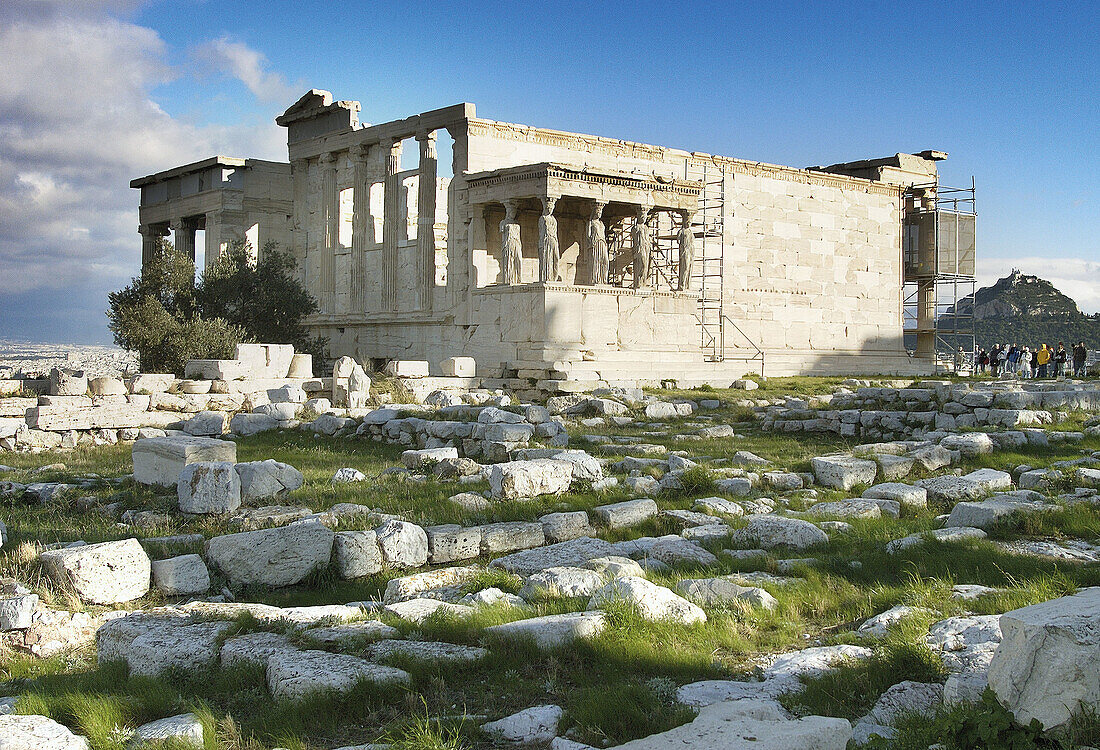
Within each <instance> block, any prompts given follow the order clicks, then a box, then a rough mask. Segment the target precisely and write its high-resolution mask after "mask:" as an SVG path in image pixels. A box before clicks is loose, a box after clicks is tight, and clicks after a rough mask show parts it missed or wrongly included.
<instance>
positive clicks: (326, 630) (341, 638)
mask: <svg viewBox="0 0 1100 750" xmlns="http://www.w3.org/2000/svg"><path fill="white" fill-rule="evenodd" d="M302 635H304V636H306V637H307V638H310V639H312V640H315V641H318V642H320V643H324V644H326V645H330V646H342V645H345V644H353V643H357V642H361V641H378V640H382V639H384V638H400V637H401V631H400V630H398V629H397V628H395V627H392V626H390V625H387V624H386V623H384V622H382V621H380V620H364V621H362V622H348V623H344V624H342V625H329V626H326V627H319V628H309V629H308V630H304V631H302Z"/></svg>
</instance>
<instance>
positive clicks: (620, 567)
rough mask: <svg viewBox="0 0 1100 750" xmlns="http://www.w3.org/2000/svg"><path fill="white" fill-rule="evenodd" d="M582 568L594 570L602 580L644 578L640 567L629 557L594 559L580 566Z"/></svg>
mask: <svg viewBox="0 0 1100 750" xmlns="http://www.w3.org/2000/svg"><path fill="white" fill-rule="evenodd" d="M581 567H582V568H587V569H588V570H594V571H596V572H597V573H599V574H600V575H602V576H604V578H623V577H625V576H638V577H639V578H645V571H644V570H642V566H641V565H639V564H638V563H636V562H634V561H633V560H631V559H630V558H629V557H615V556H611V557H595V558H592V559H591V560H588V561H587V562H584V563H582V564H581Z"/></svg>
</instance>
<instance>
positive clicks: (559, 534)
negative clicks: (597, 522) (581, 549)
mask: <svg viewBox="0 0 1100 750" xmlns="http://www.w3.org/2000/svg"><path fill="white" fill-rule="evenodd" d="M539 523H541V524H542V532H543V535H544V536H545V537H546V541H547V542H548V543H550V544H555V543H557V542H567V541H569V540H570V539H579V538H580V537H582V536H588V535H589V534H591V533H592V527H591V525H590V524H589V523H588V514H587V513H586V512H584V511H583V510H574V511H565V512H561V513H547V514H546V515H545V516H540V517H539Z"/></svg>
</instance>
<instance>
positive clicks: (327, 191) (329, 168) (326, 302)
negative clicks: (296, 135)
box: [319, 152, 340, 313]
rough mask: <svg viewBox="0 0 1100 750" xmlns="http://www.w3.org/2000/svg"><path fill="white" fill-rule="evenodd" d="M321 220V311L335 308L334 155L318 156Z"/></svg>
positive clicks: (336, 214) (336, 229) (337, 229)
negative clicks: (322, 233) (319, 164)
mask: <svg viewBox="0 0 1100 750" xmlns="http://www.w3.org/2000/svg"><path fill="white" fill-rule="evenodd" d="M320 161H321V222H322V226H323V230H322V231H323V232H324V235H323V236H322V243H321V274H320V275H321V279H320V292H321V295H320V300H319V301H320V303H321V312H326V313H331V312H335V309H336V304H335V303H336V243H337V242H338V241H339V232H340V225H339V221H340V211H339V206H338V205H337V201H339V199H340V196H339V195H338V194H337V192H336V154H334V153H331V152H330V153H327V154H322V155H321V159H320Z"/></svg>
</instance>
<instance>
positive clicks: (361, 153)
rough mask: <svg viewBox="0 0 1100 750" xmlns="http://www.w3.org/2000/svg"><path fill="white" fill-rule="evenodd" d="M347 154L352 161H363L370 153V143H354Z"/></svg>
mask: <svg viewBox="0 0 1100 750" xmlns="http://www.w3.org/2000/svg"><path fill="white" fill-rule="evenodd" d="M348 154H349V155H350V156H351V158H352V161H355V162H364V161H366V160H367V156H369V155H370V144H369V143H356V144H355V145H354V146H352V147H351V148H349V149H348Z"/></svg>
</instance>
